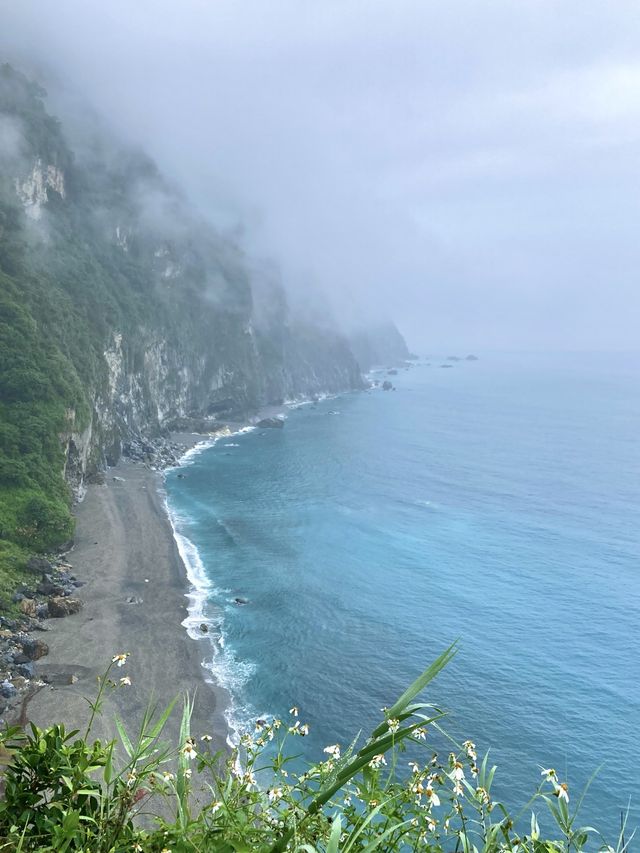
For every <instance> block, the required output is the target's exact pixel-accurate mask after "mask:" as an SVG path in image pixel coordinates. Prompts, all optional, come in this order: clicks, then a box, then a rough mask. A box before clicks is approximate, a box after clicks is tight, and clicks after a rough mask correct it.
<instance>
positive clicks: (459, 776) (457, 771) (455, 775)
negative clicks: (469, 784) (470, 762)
mask: <svg viewBox="0 0 640 853" xmlns="http://www.w3.org/2000/svg"><path fill="white" fill-rule="evenodd" d="M451 778H452V779H455V781H456V782H462V780H463V779H464V770H463V768H462V764H460V762H459V761H456V763H455V764H454V765H453V770H452V772H451Z"/></svg>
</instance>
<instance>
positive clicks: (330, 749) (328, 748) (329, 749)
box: [322, 743, 340, 760]
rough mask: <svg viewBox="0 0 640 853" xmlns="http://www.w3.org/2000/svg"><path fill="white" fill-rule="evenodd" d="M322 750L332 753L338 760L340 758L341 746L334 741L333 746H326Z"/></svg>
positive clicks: (328, 753)
mask: <svg viewBox="0 0 640 853" xmlns="http://www.w3.org/2000/svg"><path fill="white" fill-rule="evenodd" d="M322 751H323V752H326V753H327V755H331V756H332V757H333V758H335V759H336V760H337V759H339V758H340V746H339V745H338V744H337V743H334V744H333V746H325V748H324V749H323V750H322Z"/></svg>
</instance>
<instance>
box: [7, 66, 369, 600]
mask: <svg viewBox="0 0 640 853" xmlns="http://www.w3.org/2000/svg"><path fill="white" fill-rule="evenodd" d="M44 97H45V93H44V91H43V90H42V89H41V88H40V87H39V86H37V85H35V84H34V83H32V82H31V81H29V80H28V79H27V78H26V77H25V76H24V75H22V74H20V73H19V72H17V71H15V70H14V69H13V68H11V67H10V66H8V65H3V66H0V131H1V133H0V139H1V140H2V147H1V148H0V540H1V541H4V542H8V543H12V544H13V545H15V546H17V547H20V548H24V549H25V553H26V552H27V550H28V549H29V548H31V549H41V550H47V549H53V548H55V547H56V546H57V545H58V544H60V542H62V541H64V540H66V539H68V537H69V536H70V534H71V532H72V528H73V525H72V520H71V516H70V513H69V502H70V492H69V489H68V488H67V486H66V485H65V481H64V477H63V472H66V475H67V478H68V479H70V480H71V481H72V482H73V481H74V477H75V481H76V482H77V481H78V479H79V475H78V471H79V469H80V468H82V469H83V471H84V470H85V463H86V460H87V453H88V454H89V456H88V458H89V459H90V460H91V462H92V464H94V465H100V464H101V463H102V462H103V461H105V460H107V461H110V460H112V459H115V458H117V456H118V455H119V452H120V447H121V443H122V441H123V440H126V439H127V438H128V437H129V436H130V435H131V433H132V432H134V433H135V432H136V431H138V432H145V433H147V434H149V433H152V432H153V431H154V430H159V429H160V428H164V427H166V426H167V425H168V424H169V423H170V422H171V420H172V419H184V417H189V416H192V415H193V416H195V417H196V418H202V417H203V416H205V415H207V414H210V413H212V412H215V413H222V414H223V415H224V416H231V415H233V416H235V417H237V416H242V415H246V414H248V413H249V412H253V411H255V410H256V409H257V407H258V406H259V405H261V404H263V403H270V402H273V401H275V400H282V399H283V398H284V397H287V396H294V395H296V394H299V393H311V392H313V391H321V390H333V391H338V390H344V388H346V387H352V388H355V387H359V385H360V382H361V380H360V376H359V372H358V367H357V364H356V362H355V359H354V358H353V355H352V354H351V352H350V350H349V348H348V346H347V344H346V342H345V340H344V339H343V338H341V337H340V336H339V335H337V333H335V332H324V331H322V332H320V331H319V330H318V329H312V328H303V327H302V326H300V325H298V327H296V326H295V324H294V323H292V322H291V321H290V318H289V317H287V309H286V300H285V298H284V292H283V291H282V288H281V286H280V285H279V282H277V281H274V282H272V284H271V286H270V288H269V294H268V298H267V299H266V300H265V301H266V303H267V305H268V311H267V310H266V308H265V310H264V311H263V310H258V311H256V306H255V305H254V295H255V289H252V281H251V276H252V270H251V268H250V266H249V265H248V263H247V262H246V259H245V258H244V256H243V254H242V252H241V251H240V250H239V249H238V247H237V246H235V245H234V244H233V243H232V242H230V241H229V240H226V239H224V238H222V237H221V236H220V235H218V234H217V233H216V232H215V231H214V230H213V229H212V228H211V227H210V226H209V225H208V224H207V223H205V222H204V221H203V220H202V219H201V218H200V217H199V216H198V215H197V213H195V212H194V211H193V210H192V209H191V208H190V207H189V205H188V203H187V201H186V200H185V199H184V198H183V197H182V196H181V195H180V193H179V192H178V191H177V190H176V189H175V188H174V187H172V186H170V185H169V184H168V183H167V181H166V180H165V179H164V178H163V177H162V176H161V174H160V173H159V172H158V170H157V168H156V167H155V165H154V164H153V162H152V161H150V160H149V158H148V157H146V156H145V155H144V154H142V153H140V152H137V151H132V150H131V149H129V148H125V147H123V146H122V145H121V144H120V143H118V142H116V141H114V140H113V139H111V138H110V136H109V135H108V133H107V132H106V131H105V130H104V128H103V127H101V126H99V125H98V124H96V123H92V120H91V119H90V118H89V117H88V116H83V118H82V121H81V124H82V132H81V134H80V136H79V138H77V139H75V140H74V142H73V145H72V144H71V143H70V142H69V141H68V139H67V137H66V135H65V132H64V130H63V128H62V126H61V124H60V123H59V122H58V121H57V120H56V119H55V118H53V117H52V116H50V115H49V114H48V112H47V109H46V106H45V102H44ZM78 140H79V141H78ZM266 313H268V314H269V323H268V329H267V330H265V329H263V328H262V327H261V321H262V317H261V316H260V315H263V316H264V314H266ZM263 325H264V323H263ZM89 425H91V438H90V441H89V439H88V436H87V435H83V431H84V430H85V429H86V428H87V427H88V426H89ZM3 570H6V572H5V573H8V572H9V566H8V565H7V564H6V563H3V561H2V557H1V552H0V576H1V575H2V572H3ZM1 586H2V579H1V577H0V587H1Z"/></svg>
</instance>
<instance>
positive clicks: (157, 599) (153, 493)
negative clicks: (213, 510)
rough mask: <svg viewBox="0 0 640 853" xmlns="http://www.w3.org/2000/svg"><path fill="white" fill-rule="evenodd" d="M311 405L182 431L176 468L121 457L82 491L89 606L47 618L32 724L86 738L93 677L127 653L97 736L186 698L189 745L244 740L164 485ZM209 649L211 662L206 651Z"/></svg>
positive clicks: (29, 710) (28, 707)
mask: <svg viewBox="0 0 640 853" xmlns="http://www.w3.org/2000/svg"><path fill="white" fill-rule="evenodd" d="M335 396H338V395H334V394H327V395H321V396H319V400H322V399H331V398H333V397H335ZM311 402H312V401H311V400H308V399H299V400H291V401H286V402H285V403H283V404H282V405H280V406H269V407H264V408H263V409H261V410H260V411H259V412H258V414H257V415H256V416H255V417H254V418H252V420H251V421H247V422H243V423H241V422H238V423H228V424H225V425H222V424H221V425H220V427H221V429H220V431H219V432H216V433H214V432H211V433H195V432H182V431H176V432H175V433H172V434H171V441H175V442H177V443H179V444H180V445H182V446H183V447H184V448H185V449H184V452H183V454H182V455H181V456H180V459H179V460H178V461H177V463H176V464H175V465H169V466H167V467H165V468H164V469H157V470H155V469H154V468H152V467H150V466H149V465H148V464H147V463H145V462H140V461H135V460H131V459H127V458H124V457H123V458H121V459H120V460H119V462H118V463H117V465H115V466H114V467H112V468H109V469H107V470H106V471H105V481H104V484H101V485H98V484H90V485H88V486H87V487H86V492H85V495H84V497H83V500H82V501H81V502H80V503H79V504H78V505H77V506H76V509H75V516H76V522H77V523H76V535H75V544H74V546H73V548H72V550H71V552H70V553H69V555H68V558H69V560H70V561H71V562H72V564H73V570H74V572H75V575H76V576H77V578H78V581H79V582H80V589H79V590H78V592H77V597H79V598H80V599H81V600H82V602H83V608H82V610H81V611H80V612H79V613H76V614H73V615H70V616H67V617H66V618H64V619H49V620H47V630H46V641H47V644H48V646H49V653H48V655H47V656H46V657H44V658H42V659H41V660H39V661H38V662H37V664H36V678H40V679H43V677H44V680H46V682H47V683H45V684H44V685H43V686H42V687H40V688H39V689H37V690H36V691H35V692H33V693H31V694H30V695H28V696H27V697H26V698H25V701H24V703H23V708H22V721H23V722H24V723H28V722H30V721H31V722H34V723H35V724H36V725H38V726H40V727H46V726H48V725H52V724H53V723H55V722H61V723H64V725H65V727H66V728H67V730H71V729H79V730H80V731H84V728H85V727H86V722H87V720H88V717H89V710H88V705H87V702H86V699H85V698H84V697H87V698H93V697H95V695H96V692H97V679H98V677H99V676H100V675H102V674H103V673H104V671H105V670H106V669H107V667H108V665H109V663H110V662H111V658H112V657H113V656H114V655H115V654H118V653H121V652H129V653H130V658H129V659H128V661H127V664H126V667H125V668H124V669H117V670H116V671H115V672H112V673H111V675H112V677H113V678H114V680H116V681H117V680H118V679H119V678H120V677H121V676H123V675H129V677H130V678H131V681H132V684H131V686H126V687H122V688H118V689H116V690H113V691H106V693H105V700H104V711H103V715H102V716H101V717H96V720H95V722H94V726H93V737H94V738H101V739H112V738H116V739H117V736H118V735H117V728H116V725H115V716H118V717H119V719H120V720H121V721H122V722H123V723H124V726H125V729H126V730H127V731H128V732H129V733H131V732H135V731H136V730H137V728H138V726H139V723H140V720H141V718H142V715H143V713H144V711H145V709H146V707H147V703H148V702H150V701H152V700H153V701H154V702H157V703H158V706H159V709H160V710H162V709H163V708H164V707H165V706H166V705H168V704H169V702H171V701H172V700H173V699H174V698H175V697H176V696H187V695H188V696H189V697H190V698H191V699H192V701H193V714H192V723H191V731H192V733H193V735H194V736H196V737H200V736H201V735H203V734H210V735H211V736H212V737H213V742H212V744H211V747H212V748H213V749H214V750H220V749H221V750H224V751H228V750H229V749H231V748H232V746H233V744H234V738H233V735H235V734H236V733H237V732H236V729H235V727H234V725H233V722H232V719H231V716H230V714H231V712H232V710H233V702H232V696H231V694H230V693H229V691H228V690H227V689H226V688H225V687H224V686H223V685H222V684H220V683H218V681H217V680H216V676H215V673H214V672H212V669H211V667H210V666H209V665H207V658H209V660H210V659H211V651H212V644H213V643H215V642H216V641H217V639H218V637H217V635H216V634H215V633H214V632H213V631H212V632H211V633H210V632H203V631H201V630H200V627H199V626H200V624H201V623H203V622H204V623H206V624H207V625H208V626H209V627H212V628H214V629H215V627H216V626H215V625H214V624H212V623H211V620H210V617H207V616H206V615H205V614H203V612H202V611H203V606H204V605H205V604H206V599H207V590H208V589H210V588H211V584H210V581H208V579H207V580H204V579H203V582H202V583H199V581H200V578H195V577H194V574H193V566H192V561H191V560H190V559H189V557H188V555H187V553H186V550H190V549H193V552H194V555H195V557H196V559H197V560H199V555H198V552H197V548H196V546H195V545H194V544H193V543H191V542H190V540H189V539H188V538H187V537H186V536H185V535H184V534H183V533H182V532H181V531H180V530H179V529H178V528H177V519H175V518H174V516H173V515H172V513H171V510H170V508H169V505H168V497H167V493H166V488H165V475H166V473H167V471H170V470H175V469H180V468H182V467H183V466H185V465H186V466H188V465H189V460H190V459H191V458H192V457H193V456H195V455H199V454H200V453H201V452H203V451H204V450H206V449H208V448H209V447H212V446H213V445H215V443H216V442H217V441H218V440H220V439H222V438H228V437H231V436H233V435H238V434H239V433H244V432H245V431H250V430H253V429H254V428H255V427H256V425H257V423H258V422H259V421H260V420H261V419H268V418H273V417H283V416H284V417H286V412H287V410H288V409H290V408H292V407H295V406H298V405H305V404H308V403H311ZM185 546H187V547H185ZM194 626H195V627H194ZM220 636H222V635H220ZM203 641H204V642H205V643H206V644H207V654H202V652H201V650H199V647H198V644H201V643H202V642H203ZM163 651H164V652H165V653H164V654H163ZM181 713H182V702H181V701H180V700H179V701H178V702H177V703H176V707H175V708H174V710H173V712H172V714H171V717H170V718H169V721H168V723H167V726H166V728H165V738H166V739H168V740H170V741H171V742H172V743H173V742H175V743H177V738H178V732H179V725H180V716H181Z"/></svg>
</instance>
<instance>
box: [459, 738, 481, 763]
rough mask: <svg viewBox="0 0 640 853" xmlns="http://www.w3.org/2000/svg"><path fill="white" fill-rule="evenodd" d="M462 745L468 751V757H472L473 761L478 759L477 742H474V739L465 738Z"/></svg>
mask: <svg viewBox="0 0 640 853" xmlns="http://www.w3.org/2000/svg"><path fill="white" fill-rule="evenodd" d="M462 746H463V747H464V750H465V752H466V753H467V758H470V759H471V760H472V761H477V760H478V756H477V754H476V745H475V743H473V741H470V740H465V742H464V743H463V744H462Z"/></svg>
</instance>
